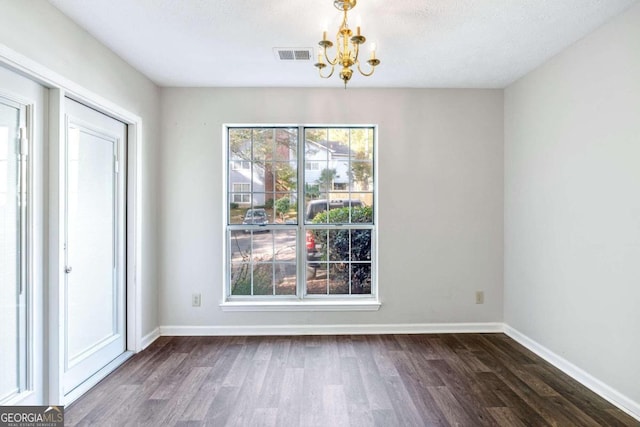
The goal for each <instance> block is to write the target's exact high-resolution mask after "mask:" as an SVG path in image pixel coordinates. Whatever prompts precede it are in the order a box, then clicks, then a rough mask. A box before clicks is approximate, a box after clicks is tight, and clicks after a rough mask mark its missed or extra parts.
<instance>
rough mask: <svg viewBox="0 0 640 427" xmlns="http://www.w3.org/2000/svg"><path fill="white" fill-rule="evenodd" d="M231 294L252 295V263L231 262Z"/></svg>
mask: <svg viewBox="0 0 640 427" xmlns="http://www.w3.org/2000/svg"><path fill="white" fill-rule="evenodd" d="M230 280H231V295H251V265H250V264H248V263H231V275H230Z"/></svg>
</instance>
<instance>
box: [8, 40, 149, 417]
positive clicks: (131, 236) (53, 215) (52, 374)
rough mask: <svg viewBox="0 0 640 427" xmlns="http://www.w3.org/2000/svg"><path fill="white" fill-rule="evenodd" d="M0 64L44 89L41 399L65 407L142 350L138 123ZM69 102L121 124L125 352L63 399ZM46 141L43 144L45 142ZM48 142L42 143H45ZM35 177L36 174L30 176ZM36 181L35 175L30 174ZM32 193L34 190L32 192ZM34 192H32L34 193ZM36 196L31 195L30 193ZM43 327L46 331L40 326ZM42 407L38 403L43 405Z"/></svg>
mask: <svg viewBox="0 0 640 427" xmlns="http://www.w3.org/2000/svg"><path fill="white" fill-rule="evenodd" d="M0 64H2V65H4V66H5V67H6V68H9V69H13V70H14V71H16V72H18V73H20V74H23V75H25V76H27V77H28V78H30V79H32V80H34V81H35V82H37V83H39V84H41V85H43V86H44V87H46V88H48V89H49V106H48V107H49V111H48V126H46V129H45V133H44V136H45V147H43V148H42V150H43V153H42V154H41V155H42V158H43V159H44V163H43V165H42V166H43V169H44V171H43V172H41V175H40V176H42V177H43V179H42V180H34V181H33V182H32V184H31V185H32V186H36V187H38V186H39V187H40V189H39V191H40V192H41V194H42V193H44V197H43V198H44V209H43V212H44V213H43V218H42V221H43V222H44V236H43V237H44V245H45V247H44V259H43V263H42V265H36V266H35V268H36V269H40V270H41V274H42V275H43V277H44V282H45V284H46V286H45V291H44V295H43V298H44V301H45V303H44V310H45V317H44V318H45V320H46V322H45V324H44V325H43V329H44V331H43V332H44V335H45V338H44V349H45V352H44V355H45V360H44V366H43V368H44V377H45V378H44V382H45V386H44V388H45V389H44V395H45V402H46V403H47V404H50V405H53V404H58V405H67V404H69V403H71V402H72V401H73V400H75V399H77V398H78V397H79V396H81V395H82V394H83V393H84V392H85V391H87V390H88V389H89V388H91V387H92V386H93V385H95V384H96V383H97V382H99V381H100V379H102V378H104V377H105V376H106V375H108V374H109V373H110V372H111V371H113V370H114V369H115V368H116V367H117V366H119V365H120V364H121V363H122V362H124V360H126V359H127V358H128V357H130V356H131V355H132V354H133V353H136V352H138V351H140V350H142V348H143V344H144V343H143V340H142V289H141V283H142V271H141V267H140V266H141V265H142V244H141V242H142V192H141V191H140V190H139V189H140V185H141V183H142V148H143V147H142V144H143V138H142V119H141V117H140V116H138V115H136V114H133V113H131V112H130V111H128V110H126V109H124V108H122V107H120V106H119V105H116V104H114V103H113V102H111V101H109V100H107V99H105V98H103V97H101V96H99V95H97V94H95V93H94V92H92V91H90V90H88V89H86V88H84V87H82V86H81V85H79V84H77V83H75V82H73V81H71V80H69V79H67V78H65V77H63V76H61V75H59V74H57V73H56V72H54V71H52V70H50V69H49V68H47V67H45V66H43V65H41V64H39V63H37V62H35V61H33V60H31V59H29V58H27V57H25V56H24V55H22V54H20V53H18V52H15V51H14V50H12V49H10V48H8V47H6V46H5V45H2V44H0ZM65 97H69V98H71V99H73V100H75V101H78V102H80V103H82V104H84V105H86V106H88V107H90V108H93V109H95V110H97V111H99V112H101V113H103V114H105V115H107V116H110V117H113V118H114V119H117V120H119V121H121V122H123V123H125V124H126V125H127V145H128V146H127V159H128V162H127V184H126V191H127V196H126V198H127V212H126V224H127V225H126V227H127V231H126V237H127V246H126V250H127V255H126V265H127V267H126V268H127V274H126V281H127V283H126V288H127V290H126V305H127V308H126V311H127V314H126V318H127V319H126V333H127V340H126V341H127V343H126V349H127V352H126V353H125V354H124V355H123V357H121V358H118V359H116V361H114V363H112V364H110V365H108V366H107V367H105V369H103V370H101V371H99V372H98V373H97V374H96V375H94V377H92V379H91V380H89V381H86V382H85V383H84V384H83V385H81V386H80V387H78V388H76V389H75V390H74V392H73V393H71V394H69V395H67V396H65V395H64V394H63V390H62V371H63V366H62V361H63V360H64V359H63V351H64V348H63V343H62V342H61V338H62V337H63V329H62V328H63V326H64V325H63V322H62V318H61V316H62V315H63V310H61V304H62V302H63V301H64V299H63V291H64V277H63V276H64V250H63V249H64V247H63V245H64V234H63V233H64V206H65V203H66V201H65V200H63V196H64V182H65V181H64V165H63V162H64V158H65V156H64V154H65V153H64V141H65V139H64V138H65V111H64V98H65ZM47 140H48V141H47ZM47 142H48V143H47ZM36 172H37V171H36ZM36 176H38V174H36ZM32 190H34V189H33V188H32ZM36 190H37V188H36ZM36 194H37V192H36ZM45 325H47V326H45ZM45 402H43V403H45Z"/></svg>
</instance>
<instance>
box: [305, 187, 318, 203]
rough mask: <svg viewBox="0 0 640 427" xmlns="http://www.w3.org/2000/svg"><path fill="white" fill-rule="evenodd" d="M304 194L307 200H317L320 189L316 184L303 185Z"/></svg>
mask: <svg viewBox="0 0 640 427" xmlns="http://www.w3.org/2000/svg"><path fill="white" fill-rule="evenodd" d="M304 192H305V195H306V197H307V198H308V199H317V198H319V197H320V187H319V186H318V185H317V184H316V185H314V184H305V186H304Z"/></svg>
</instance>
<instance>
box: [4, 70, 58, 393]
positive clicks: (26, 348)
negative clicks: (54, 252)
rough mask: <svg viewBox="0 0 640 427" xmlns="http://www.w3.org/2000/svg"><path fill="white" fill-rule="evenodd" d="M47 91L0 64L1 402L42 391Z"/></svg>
mask: <svg viewBox="0 0 640 427" xmlns="http://www.w3.org/2000/svg"><path fill="white" fill-rule="evenodd" d="M47 95H48V92H47V90H46V89H45V88H43V87H42V86H40V85H39V84H37V83H35V82H33V81H31V80H29V79H27V78H25V77H23V76H20V75H18V74H16V73H14V72H13V71H10V70H8V69H6V68H3V67H2V66H0V405H19V404H22V405H25V404H27V405H33V404H39V403H40V402H41V400H42V396H43V374H42V372H43V370H42V366H43V358H42V357H43V356H42V355H43V353H44V352H43V333H42V332H43V327H42V325H43V323H42V319H43V309H42V292H43V286H42V270H43V269H42V255H41V250H42V242H43V230H42V220H43V217H42V194H43V191H42V183H41V181H40V180H41V176H42V175H41V172H40V171H39V169H40V168H41V167H42V149H43V144H42V134H43V122H44V120H43V117H44V112H43V111H44V106H45V105H47Z"/></svg>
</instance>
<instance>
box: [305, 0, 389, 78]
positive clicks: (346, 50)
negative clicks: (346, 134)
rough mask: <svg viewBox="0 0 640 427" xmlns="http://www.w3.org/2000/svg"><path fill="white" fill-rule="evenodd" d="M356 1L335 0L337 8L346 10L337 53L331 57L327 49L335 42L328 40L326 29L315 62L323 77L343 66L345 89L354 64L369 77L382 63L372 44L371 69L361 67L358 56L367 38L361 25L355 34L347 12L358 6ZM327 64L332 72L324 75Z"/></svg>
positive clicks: (369, 60)
mask: <svg viewBox="0 0 640 427" xmlns="http://www.w3.org/2000/svg"><path fill="white" fill-rule="evenodd" d="M356 2H357V0H334V2H333V5H334V6H335V7H336V9H338V10H340V11H343V12H344V16H343V18H342V24H341V25H340V28H338V33H337V34H336V55H335V56H334V58H333V59H329V55H328V54H327V49H329V48H331V47H333V42H332V41H331V40H327V32H326V31H324V32H323V34H322V40H320V42H319V43H318V44H319V45H320V47H321V50H320V53H319V54H318V62H317V63H316V64H314V65H315V66H316V67H317V68H318V72H319V73H320V77H322V78H323V79H328V78H329V77H331V76H332V75H333V71H334V69H335V67H336V66H338V67H342V70H340V78H341V79H342V81H343V82H344V88H345V89H346V88H347V83H349V80H350V79H351V76H352V75H353V70H352V69H351V67H352V66H354V65H356V66H357V67H358V71H359V72H360V74H362V75H363V76H367V77H368V76H370V75H372V74H373V72H374V71H375V67H376V66H377V65H379V64H380V60H379V59H377V58H376V50H375V45H374V44H372V45H371V56H370V57H369V59H368V60H367V63H368V64H369V65H370V66H371V69H370V71H369V72H364V71H362V68H360V60H359V58H358V56H359V54H360V45H361V44H363V43H364V42H365V41H366V40H367V39H366V38H365V37H364V36H363V35H362V34H360V26H358V27H356V35H353V32H352V31H351V29H350V28H349V25H348V23H347V12H348V11H349V10H351V9H353V8H354V7H355V6H356ZM327 65H329V66H331V72H329V74H327V75H323V74H322V70H323V69H324V68H325V67H327Z"/></svg>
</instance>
